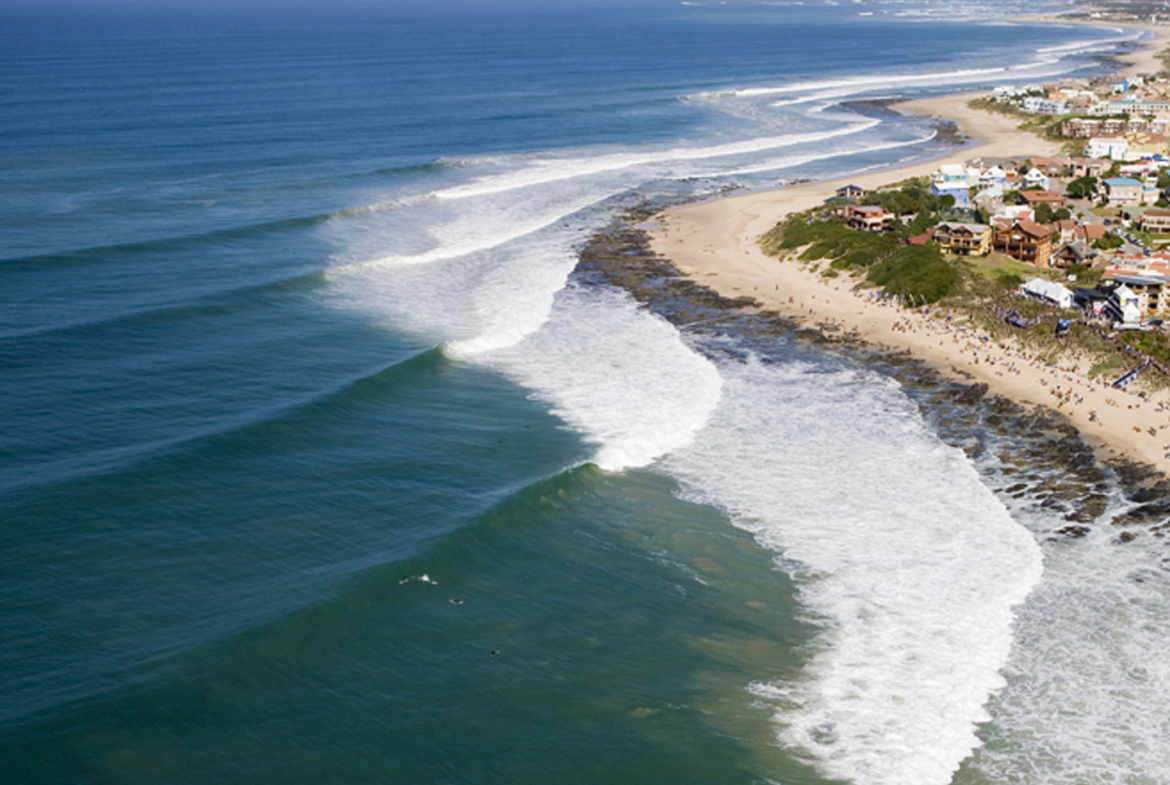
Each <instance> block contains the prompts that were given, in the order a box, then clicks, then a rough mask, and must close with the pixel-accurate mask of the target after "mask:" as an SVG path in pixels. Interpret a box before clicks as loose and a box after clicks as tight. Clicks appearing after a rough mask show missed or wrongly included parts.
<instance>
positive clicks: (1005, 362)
mask: <svg viewBox="0 0 1170 785" xmlns="http://www.w3.org/2000/svg"><path fill="white" fill-rule="evenodd" d="M854 296H855V297H856V298H857V299H858V300H860V301H861V302H862V311H860V312H859V314H858V315H863V314H864V313H865V310H866V309H870V308H880V309H891V310H894V311H896V312H897V313H896V317H895V321H893V323H892V324H891V326H890V331H891V332H900V333H905V334H908V335H910V334H912V335H915V336H918V337H919V338H921V339H923V340H919V341H914V343H916V344H917V345H919V346H922V347H929V346H937V349H938V350H939V352H940V354H941V355H942V356H943V358H944V359H945V360H946V361H947V362H950V363H952V365H951V367H952V369H953V370H955V371H956V372H958V373H960V374H962V375H964V376H967V377H969V378H975V377H983V378H984V379H986V380H987V381H991V380H990V379H987V377H989V376H994V377H997V378H999V379H1009V378H1011V377H1020V376H1024V375H1026V376H1028V377H1030V380H1031V381H1033V382H1034V383H1035V384H1038V385H1039V386H1040V387H1042V388H1044V389H1045V390H1046V391H1047V397H1048V400H1047V401H1046V402H1047V403H1050V404H1051V405H1052V406H1053V407H1054V408H1056V409H1057V410H1060V411H1064V412H1066V413H1067V414H1069V415H1070V416H1073V417H1074V419H1075V418H1076V417H1077V416H1078V415H1080V416H1083V417H1084V418H1085V419H1086V420H1087V422H1089V423H1093V424H1094V426H1095V427H1098V428H1103V427H1106V423H1105V422H1104V421H1103V419H1102V415H1101V411H1104V410H1105V409H1107V408H1112V409H1116V410H1121V409H1123V408H1124V409H1125V410H1126V411H1134V410H1141V409H1142V408H1143V405H1145V407H1146V408H1147V409H1149V410H1151V411H1150V412H1149V413H1148V414H1144V415H1143V416H1142V417H1141V419H1142V421H1143V422H1142V423H1141V424H1140V425H1139V424H1133V425H1130V428H1131V429H1132V430H1133V431H1134V432H1135V433H1143V434H1146V435H1148V436H1149V437H1151V438H1157V437H1158V434H1159V432H1160V431H1165V430H1167V429H1170V406H1168V405H1167V404H1166V403H1165V402H1157V403H1154V402H1153V401H1150V400H1147V398H1146V397H1145V393H1143V392H1133V391H1130V390H1128V389H1125V388H1121V389H1118V388H1116V387H1114V385H1113V383H1112V382H1111V381H1109V380H1107V379H1105V378H1102V377H1099V376H1098V377H1091V376H1089V374H1088V369H1084V368H1082V367H1081V365H1080V363H1079V362H1077V361H1075V360H1073V361H1069V362H1066V363H1065V364H1063V365H1062V364H1060V363H1052V362H1050V361H1048V360H1047V359H1045V358H1044V357H1042V356H1040V355H1039V354H1037V353H1035V352H1029V351H1028V349H1027V348H1026V347H1024V346H1023V345H1021V344H1020V343H1019V342H1017V341H1014V340H1012V339H1010V338H1009V339H1007V340H993V339H992V337H991V336H990V335H988V334H986V333H984V332H983V331H981V330H979V329H976V328H974V327H973V326H972V325H970V324H969V323H965V322H962V321H957V320H956V319H955V318H954V317H953V316H944V315H942V314H941V313H938V312H932V311H931V309H930V308H928V307H919V308H907V307H903V306H902V304H901V303H900V302H899V301H897V300H894V299H892V298H883V297H881V296H880V295H877V294H875V293H874V292H861V291H854ZM936 339H937V343H936ZM1037 402H1038V403H1039V402H1041V401H1037ZM1151 415H1153V416H1151ZM1110 419H1112V418H1110ZM1125 419H1127V420H1132V419H1133V418H1125ZM1127 424H1128V423H1127ZM1161 448H1162V451H1163V452H1164V453H1165V454H1166V457H1167V458H1170V443H1166V444H1163V445H1161Z"/></svg>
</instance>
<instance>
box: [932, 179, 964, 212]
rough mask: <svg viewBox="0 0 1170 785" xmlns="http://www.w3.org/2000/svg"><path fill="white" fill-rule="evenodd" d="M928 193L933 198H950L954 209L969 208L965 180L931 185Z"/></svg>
mask: <svg viewBox="0 0 1170 785" xmlns="http://www.w3.org/2000/svg"><path fill="white" fill-rule="evenodd" d="M930 193H931V194H932V195H934V196H952V197H954V199H955V207H970V206H971V192H970V189H969V188H968V186H967V181H966V180H956V181H952V182H943V183H931V185H930Z"/></svg>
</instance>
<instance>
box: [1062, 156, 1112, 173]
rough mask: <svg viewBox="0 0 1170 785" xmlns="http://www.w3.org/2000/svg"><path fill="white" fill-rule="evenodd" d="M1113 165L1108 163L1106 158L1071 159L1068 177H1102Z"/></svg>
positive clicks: (1069, 160) (1110, 162)
mask: <svg viewBox="0 0 1170 785" xmlns="http://www.w3.org/2000/svg"><path fill="white" fill-rule="evenodd" d="M1112 165H1113V162H1112V161H1106V160H1105V159H1104V158H1070V159H1068V176H1069V177H1085V176H1092V177H1100V176H1101V175H1102V174H1104V173H1105V172H1106V171H1108V170H1109V167H1110V166H1112Z"/></svg>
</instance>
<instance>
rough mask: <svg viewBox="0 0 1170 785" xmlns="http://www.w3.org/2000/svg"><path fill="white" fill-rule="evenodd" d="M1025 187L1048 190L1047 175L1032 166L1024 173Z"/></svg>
mask: <svg viewBox="0 0 1170 785" xmlns="http://www.w3.org/2000/svg"><path fill="white" fill-rule="evenodd" d="M1024 187H1025V188H1040V189H1042V190H1045V191H1047V190H1048V176H1047V175H1046V174H1044V173H1043V172H1041V171H1040V170H1039V169H1036V168H1035V167H1033V168H1032V169H1031V170H1030V171H1029V172H1028V173H1027V174H1025V175H1024Z"/></svg>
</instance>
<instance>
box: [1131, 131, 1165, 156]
mask: <svg viewBox="0 0 1170 785" xmlns="http://www.w3.org/2000/svg"><path fill="white" fill-rule="evenodd" d="M1126 140H1127V141H1128V142H1129V149H1128V150H1127V152H1126V157H1128V158H1133V157H1145V156H1147V155H1165V153H1166V150H1167V149H1170V148H1168V147H1167V145H1166V137H1165V136H1163V135H1161V134H1149V133H1135V134H1131V135H1129V136H1128V137H1126Z"/></svg>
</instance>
